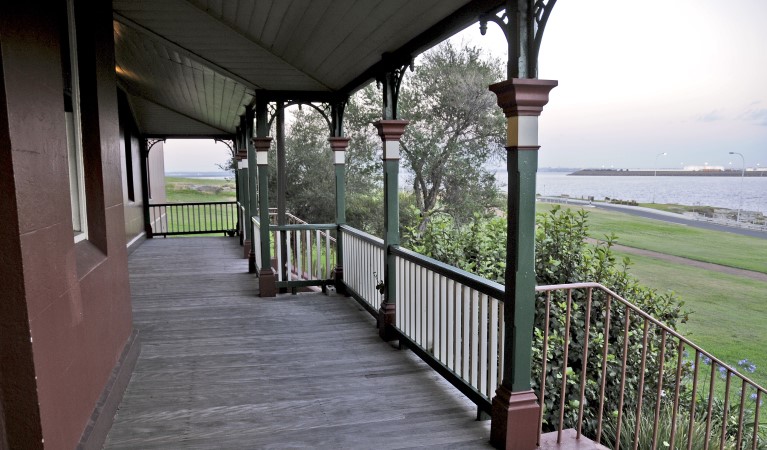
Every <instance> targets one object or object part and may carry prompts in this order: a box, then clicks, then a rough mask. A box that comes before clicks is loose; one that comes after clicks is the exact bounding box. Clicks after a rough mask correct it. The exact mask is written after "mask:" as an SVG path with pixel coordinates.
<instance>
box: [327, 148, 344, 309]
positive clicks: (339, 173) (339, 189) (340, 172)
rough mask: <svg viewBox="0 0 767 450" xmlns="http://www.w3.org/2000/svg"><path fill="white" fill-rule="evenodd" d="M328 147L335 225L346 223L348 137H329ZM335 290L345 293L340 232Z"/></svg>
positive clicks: (337, 238)
mask: <svg viewBox="0 0 767 450" xmlns="http://www.w3.org/2000/svg"><path fill="white" fill-rule="evenodd" d="M328 142H330V149H331V150H332V151H333V166H334V168H335V176H336V225H338V226H339V227H340V226H341V225H344V224H345V223H346V149H347V147H349V138H348V137H330V138H328ZM333 274H334V281H335V287H336V292H338V293H341V294H343V293H345V292H346V289H344V283H343V279H344V243H343V239H342V236H341V233H338V234H337V235H336V267H335V268H334V269H333Z"/></svg>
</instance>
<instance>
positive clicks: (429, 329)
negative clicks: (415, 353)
mask: <svg viewBox="0 0 767 450" xmlns="http://www.w3.org/2000/svg"><path fill="white" fill-rule="evenodd" d="M391 252H392V254H394V256H395V264H396V267H397V296H396V311H397V319H396V329H397V330H398V331H399V333H400V334H401V335H402V337H404V338H405V339H406V340H407V341H408V343H409V345H410V346H411V348H412V346H413V345H415V346H417V347H416V349H417V350H419V351H420V353H423V354H424V355H423V356H425V357H426V358H427V359H428V360H431V362H430V361H428V360H427V362H429V364H430V365H432V367H435V366H437V367H438V370H440V372H441V373H442V375H443V376H445V377H446V378H447V379H448V380H449V381H451V382H452V383H453V384H454V385H455V386H456V387H457V388H458V389H460V390H461V391H462V392H463V393H464V394H465V395H466V396H467V397H469V398H470V399H471V400H472V401H474V403H476V404H477V406H478V407H479V409H480V410H482V411H484V412H486V413H490V405H491V399H492V398H493V395H495V390H496V389H497V388H498V384H499V382H500V379H501V376H502V373H503V372H502V371H503V351H502V348H503V347H502V346H503V332H504V325H503V292H504V291H503V286H502V285H500V284H498V283H494V282H492V281H489V280H486V279H484V278H481V277H478V276H476V275H474V274H471V273H469V272H466V271H463V270H460V269H457V268H455V267H453V266H449V265H447V264H444V263H441V262H439V261H437V260H434V259H431V258H427V257H425V256H423V255H419V254H418V253H415V252H412V251H410V250H406V249H403V248H392V249H391ZM423 356H422V357H423Z"/></svg>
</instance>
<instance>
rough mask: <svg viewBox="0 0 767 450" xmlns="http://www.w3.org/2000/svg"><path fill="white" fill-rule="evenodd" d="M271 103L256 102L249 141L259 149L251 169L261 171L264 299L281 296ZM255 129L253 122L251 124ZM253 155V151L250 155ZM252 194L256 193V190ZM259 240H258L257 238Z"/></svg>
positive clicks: (256, 208)
mask: <svg viewBox="0 0 767 450" xmlns="http://www.w3.org/2000/svg"><path fill="white" fill-rule="evenodd" d="M267 106H268V104H267V102H265V101H263V100H261V99H258V98H257V99H256V110H255V119H256V137H254V138H252V139H248V142H250V143H251V145H252V146H253V147H254V148H255V152H254V153H255V158H254V160H253V164H251V167H254V168H257V170H258V199H257V202H254V200H255V199H252V198H251V207H252V208H253V211H258V218H259V221H260V222H261V231H260V233H261V234H260V238H261V239H260V240H261V248H260V249H256V248H255V242H254V247H253V255H254V258H255V252H256V251H259V252H261V267H259V268H258V288H259V295H260V296H261V297H274V296H276V295H277V277H276V276H275V272H274V269H273V268H272V256H271V241H270V234H269V148H270V147H271V144H272V138H271V137H269V136H268V134H269V119H268V117H267V114H268V111H267ZM248 122H249V123H250V124H251V126H252V124H253V120H249V121H248ZM248 154H249V155H250V152H248ZM252 192H256V190H255V188H254V189H253V191H252ZM254 241H255V239H254Z"/></svg>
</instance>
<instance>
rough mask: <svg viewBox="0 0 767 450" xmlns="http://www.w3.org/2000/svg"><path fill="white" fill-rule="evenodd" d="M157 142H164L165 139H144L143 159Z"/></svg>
mask: <svg viewBox="0 0 767 450" xmlns="http://www.w3.org/2000/svg"><path fill="white" fill-rule="evenodd" d="M158 142H165V138H147V139H146V146H145V148H146V155H144V157H147V156H149V151H150V150H152V147H154V146H155V145H156V144H157V143H158Z"/></svg>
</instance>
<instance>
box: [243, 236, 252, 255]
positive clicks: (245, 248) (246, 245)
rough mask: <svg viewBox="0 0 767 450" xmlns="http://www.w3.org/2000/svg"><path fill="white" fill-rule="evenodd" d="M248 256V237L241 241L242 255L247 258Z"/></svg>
mask: <svg viewBox="0 0 767 450" xmlns="http://www.w3.org/2000/svg"><path fill="white" fill-rule="evenodd" d="M249 256H250V239H245V240H243V241H242V257H243V258H248V257H249Z"/></svg>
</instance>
